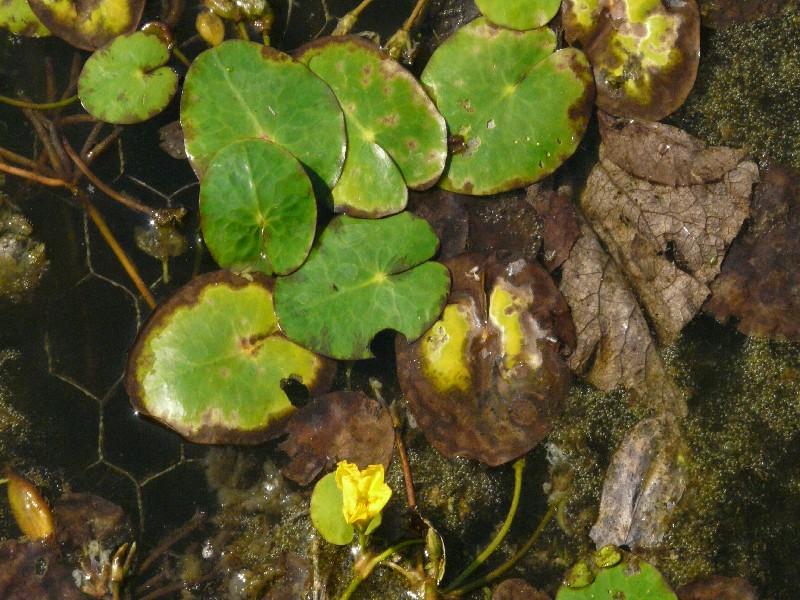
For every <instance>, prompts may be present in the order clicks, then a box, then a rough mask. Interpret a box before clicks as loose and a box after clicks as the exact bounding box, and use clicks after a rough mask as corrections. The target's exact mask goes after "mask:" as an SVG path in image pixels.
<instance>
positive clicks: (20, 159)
mask: <svg viewBox="0 0 800 600" xmlns="http://www.w3.org/2000/svg"><path fill="white" fill-rule="evenodd" d="M0 158H3V159H5V160H9V161H11V162H15V163H17V164H19V165H22V166H24V167H27V168H28V169H30V170H32V171H39V174H40V175H45V176H50V177H52V176H55V173H53V172H52V171H51V170H50V169H47V171H46V172H44V173H41V170H42V167H41V165H39V163H37V162H36V161H35V160H31V159H30V158H28V157H26V156H21V155H19V154H17V153H15V152H12V151H11V150H6V149H5V148H2V147H0Z"/></svg>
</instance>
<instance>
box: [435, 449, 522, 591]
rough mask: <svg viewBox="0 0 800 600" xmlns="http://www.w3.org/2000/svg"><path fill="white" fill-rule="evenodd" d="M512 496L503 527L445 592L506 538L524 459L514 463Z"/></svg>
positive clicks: (514, 507)
mask: <svg viewBox="0 0 800 600" xmlns="http://www.w3.org/2000/svg"><path fill="white" fill-rule="evenodd" d="M513 468H514V496H513V498H512V499H511V507H510V508H509V509H508V515H507V516H506V520H505V522H504V523H503V526H502V527H501V528H500V531H498V532H497V535H496V536H494V539H493V540H492V541H491V542H490V543H489V545H488V546H486V549H485V550H484V551H483V552H481V553H480V554H479V555H478V556H477V558H475V560H473V561H472V563H470V565H469V566H468V567H467V568H466V569H464V570H463V571H462V572H461V573H460V574H459V575H458V577H456V578H455V579H454V580H453V581H452V583H450V585H448V586H447V587H446V588H445V591H446V592H449V591H451V590H454V589H456V588H457V587H458V586H459V585H460V584H461V582H462V581H464V580H465V579H466V578H467V577H469V576H470V575H471V574H472V573H473V571H475V569H477V568H478V567H480V566H481V565H482V564H483V563H484V562H486V559H487V558H489V556H491V555H492V553H493V552H494V551H495V550H497V547H498V546H499V545H500V543H501V542H502V541H503V538H505V537H506V534H507V533H508V530H509V528H510V527H511V522H512V521H513V520H514V515H516V514H517V508H518V507H519V497H520V494H521V492H522V471H523V470H524V469H525V459H524V458H520V459H518V460H516V461H515V462H514V465H513Z"/></svg>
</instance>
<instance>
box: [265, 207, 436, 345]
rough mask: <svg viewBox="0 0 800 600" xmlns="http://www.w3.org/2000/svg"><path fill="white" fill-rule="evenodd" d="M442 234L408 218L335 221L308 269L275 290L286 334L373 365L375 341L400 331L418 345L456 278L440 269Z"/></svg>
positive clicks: (285, 279) (344, 218)
mask: <svg viewBox="0 0 800 600" xmlns="http://www.w3.org/2000/svg"><path fill="white" fill-rule="evenodd" d="M438 243H439V242H438V240H437V239H436V234H434V233H433V230H432V229H431V228H430V226H429V225H428V224H427V223H426V222H425V221H423V220H422V219H419V218H417V217H414V216H412V215H411V214H409V213H406V212H403V213H400V214H398V215H394V216H391V217H386V218H385V219H378V220H373V219H356V218H352V217H347V216H341V217H337V218H335V219H333V221H331V222H330V224H329V225H328V227H327V228H326V229H325V231H324V232H323V233H322V236H321V237H320V240H319V244H318V245H317V246H315V247H314V248H313V249H312V250H311V255H310V256H309V258H308V260H307V261H306V263H305V264H304V265H303V266H302V267H301V268H300V269H298V270H297V271H295V272H294V273H292V274H291V275H289V276H288V277H281V278H280V279H279V280H278V281H277V283H276V285H275V310H276V312H277V314H278V320H279V321H280V324H281V329H283V331H284V332H285V333H286V335H287V336H288V337H289V338H291V339H293V340H295V341H296V342H297V343H299V344H302V345H303V346H305V347H306V348H309V349H311V350H313V351H314V352H318V353H320V354H324V355H326V356H331V357H333V358H341V359H359V358H370V357H371V356H372V353H371V352H370V350H369V343H370V340H372V338H373V337H374V336H375V335H376V334H377V333H378V332H379V331H382V330H384V329H394V330H396V331H399V332H400V333H402V334H403V335H405V336H406V337H407V338H408V339H410V340H414V339H416V338H417V337H419V336H420V335H422V332H424V331H425V330H426V329H427V328H428V327H430V325H431V323H433V321H434V320H435V319H436V317H437V316H438V315H439V313H440V312H441V310H442V306H444V302H445V300H446V299H447V292H448V289H449V287H450V276H449V274H448V272H447V269H446V268H445V267H444V266H442V265H440V264H438V263H435V262H426V261H427V260H428V259H429V258H431V257H432V256H433V255H434V253H435V252H436V247H437V246H438Z"/></svg>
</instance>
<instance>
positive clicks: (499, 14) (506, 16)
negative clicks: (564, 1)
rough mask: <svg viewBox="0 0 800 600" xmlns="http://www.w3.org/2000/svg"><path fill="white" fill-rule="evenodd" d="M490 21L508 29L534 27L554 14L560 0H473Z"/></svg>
mask: <svg viewBox="0 0 800 600" xmlns="http://www.w3.org/2000/svg"><path fill="white" fill-rule="evenodd" d="M475 4H477V5H478V9H479V10H480V11H481V12H482V13H483V14H484V15H485V16H486V18H487V19H489V20H490V21H491V22H492V23H495V24H497V25H500V26H502V27H508V28H510V29H519V30H522V31H524V30H526V29H535V28H537V27H541V26H542V25H545V24H546V23H549V22H550V20H551V19H552V18H553V17H555V16H556V13H557V12H558V7H559V6H561V0H475Z"/></svg>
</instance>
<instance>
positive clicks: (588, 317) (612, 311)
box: [561, 223, 686, 415]
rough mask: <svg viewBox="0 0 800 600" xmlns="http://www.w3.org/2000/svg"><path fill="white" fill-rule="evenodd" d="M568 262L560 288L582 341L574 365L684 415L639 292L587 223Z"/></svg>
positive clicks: (604, 384) (603, 385) (602, 383)
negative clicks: (653, 336) (651, 330)
mask: <svg viewBox="0 0 800 600" xmlns="http://www.w3.org/2000/svg"><path fill="white" fill-rule="evenodd" d="M581 234H582V237H581V238H580V239H579V240H578V241H577V242H576V243H575V245H574V246H573V248H572V252H570V255H569V259H568V260H567V261H566V262H565V263H564V271H563V275H562V278H561V292H562V293H563V294H564V297H565V298H566V300H567V302H568V303H569V305H570V307H571V309H572V319H573V320H574V321H575V327H576V329H577V332H578V345H577V347H576V349H575V351H574V352H573V353H572V355H571V356H570V359H569V365H570V367H571V368H572V369H573V370H574V371H577V372H579V373H586V375H587V378H588V380H589V383H591V384H592V385H594V386H596V387H598V388H600V389H601V390H605V391H609V390H612V389H614V388H615V387H617V386H618V385H622V386H624V387H625V388H627V389H628V390H629V391H630V392H631V393H632V395H633V396H634V399H636V400H637V401H639V402H641V403H646V404H647V405H649V406H652V407H653V408H654V409H656V410H659V411H666V412H671V413H673V414H678V415H685V414H686V403H685V401H684V399H683V396H682V394H681V392H680V390H679V389H678V387H677V385H676V384H675V382H674V381H673V380H672V378H671V377H670V375H669V373H668V372H667V370H666V366H665V365H664V362H663V360H662V359H661V356H660V355H659V353H658V350H657V349H656V345H655V342H654V341H653V338H652V336H651V334H650V329H649V327H648V326H647V321H646V320H645V318H644V314H643V313H642V309H641V308H640V306H639V303H638V302H637V300H636V296H634V295H633V292H632V291H631V290H630V288H629V287H628V284H627V281H626V280H625V277H624V276H623V274H622V272H621V271H620V269H619V267H618V266H617V264H616V263H615V262H614V260H613V259H612V258H611V256H609V254H608V253H607V252H606V251H605V250H604V249H603V247H602V246H601V245H600V242H599V240H598V239H597V236H595V235H594V232H593V231H592V229H591V228H590V227H589V226H588V225H586V224H585V223H584V224H582V226H581Z"/></svg>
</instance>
